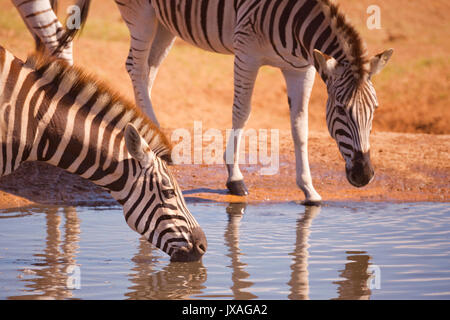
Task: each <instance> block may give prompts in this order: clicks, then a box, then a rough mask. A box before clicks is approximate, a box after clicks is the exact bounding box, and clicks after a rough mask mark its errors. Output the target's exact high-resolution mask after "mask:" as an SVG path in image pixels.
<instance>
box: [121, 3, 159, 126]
mask: <svg viewBox="0 0 450 320" xmlns="http://www.w3.org/2000/svg"><path fill="white" fill-rule="evenodd" d="M116 4H117V6H118V7H119V10H120V14H121V15H122V18H123V20H124V21H125V22H126V24H127V26H128V30H129V31H130V37H131V45H130V53H129V54H128V58H127V61H126V64H125V66H126V68H127V71H128V74H129V75H130V78H131V82H132V83H133V89H134V97H135V101H136V104H137V105H138V106H139V107H140V108H141V110H142V111H144V112H145V113H146V114H147V116H148V117H149V118H150V119H151V120H152V121H153V122H154V123H155V124H156V125H157V126H158V127H159V123H158V120H157V119H156V115H155V113H154V111H153V107H152V104H151V102H150V95H149V90H148V85H149V84H148V81H149V72H150V70H149V66H148V59H149V55H150V48H151V47H152V43H153V40H154V39H155V35H156V31H157V29H158V25H159V22H158V19H157V18H156V14H155V10H154V9H153V7H152V6H151V5H150V2H149V1H148V0H139V1H124V2H121V1H117V0H116Z"/></svg>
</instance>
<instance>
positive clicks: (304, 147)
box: [283, 66, 322, 205]
mask: <svg viewBox="0 0 450 320" xmlns="http://www.w3.org/2000/svg"><path fill="white" fill-rule="evenodd" d="M315 73H316V70H315V69H314V67H313V66H310V67H308V68H307V69H306V70H303V71H297V70H295V71H293V70H283V75H284V78H285V80H286V86H287V93H288V98H289V110H290V117H291V131H292V138H293V140H294V148H295V169H296V174H297V179H296V182H297V185H298V186H299V188H300V189H301V190H302V191H303V193H304V194H305V201H304V202H303V203H304V204H305V205H316V204H320V201H321V200H322V198H321V197H320V195H319V194H318V193H317V192H316V190H315V189H314V187H313V184H312V178H311V172H310V169H309V161H308V104H309V97H310V96H311V90H312V87H313V84H314V77H315Z"/></svg>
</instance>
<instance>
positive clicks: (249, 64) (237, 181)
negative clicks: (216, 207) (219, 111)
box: [224, 55, 261, 196]
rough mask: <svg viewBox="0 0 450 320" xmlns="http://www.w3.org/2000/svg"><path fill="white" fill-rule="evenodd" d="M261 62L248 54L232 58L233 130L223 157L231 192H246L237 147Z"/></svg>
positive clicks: (237, 193) (248, 112)
mask: <svg viewBox="0 0 450 320" xmlns="http://www.w3.org/2000/svg"><path fill="white" fill-rule="evenodd" d="M260 66H261V63H260V62H259V61H256V59H255V58H253V57H249V56H239V55H236V57H235V59H234V100H233V130H232V133H231V134H230V136H229V138H228V144H227V148H226V150H225V154H224V159H225V162H226V167H227V171H228V179H227V183H226V186H227V188H228V190H229V191H230V193H231V194H234V195H239V196H245V195H247V194H248V190H247V187H246V186H245V184H244V177H243V175H242V172H241V170H240V169H239V147H240V144H241V137H242V130H243V128H244V126H245V123H246V122H247V120H248V117H249V116H250V110H251V98H252V93H253V87H254V85H255V80H256V76H257V74H258V70H259V67H260Z"/></svg>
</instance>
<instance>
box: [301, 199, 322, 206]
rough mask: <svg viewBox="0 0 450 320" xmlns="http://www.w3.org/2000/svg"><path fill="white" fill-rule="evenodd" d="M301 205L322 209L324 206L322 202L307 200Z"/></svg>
mask: <svg viewBox="0 0 450 320" xmlns="http://www.w3.org/2000/svg"><path fill="white" fill-rule="evenodd" d="M301 204H302V205H304V206H307V207H320V206H321V205H322V201H314V200H305V201H302V202H301Z"/></svg>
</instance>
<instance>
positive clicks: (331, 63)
mask: <svg viewBox="0 0 450 320" xmlns="http://www.w3.org/2000/svg"><path fill="white" fill-rule="evenodd" d="M314 58H315V59H316V61H317V63H318V65H319V67H320V69H321V70H322V71H323V72H325V74H326V75H327V76H330V75H332V74H333V72H334V70H335V68H336V64H337V61H336V60H335V59H334V58H333V57H330V56H329V55H326V54H325V53H322V52H320V51H319V50H317V49H314Z"/></svg>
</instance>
